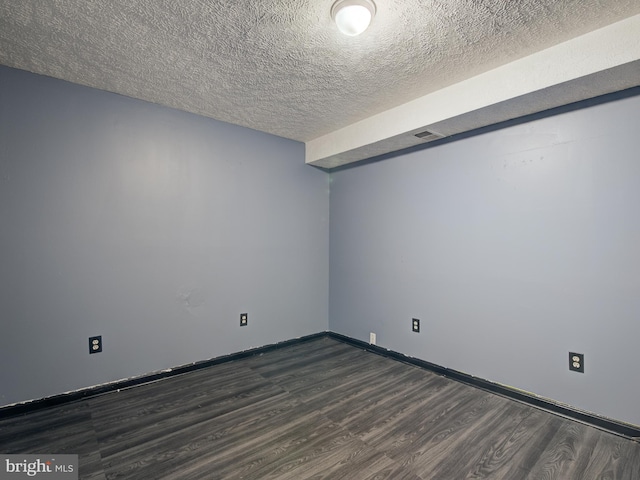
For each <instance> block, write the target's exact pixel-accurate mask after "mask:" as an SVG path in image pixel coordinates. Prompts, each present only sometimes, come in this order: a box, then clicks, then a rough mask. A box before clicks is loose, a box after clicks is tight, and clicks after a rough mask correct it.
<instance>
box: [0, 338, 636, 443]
mask: <svg viewBox="0 0 640 480" xmlns="http://www.w3.org/2000/svg"><path fill="white" fill-rule="evenodd" d="M322 337H330V338H333V339H335V340H338V341H341V342H344V343H347V344H349V345H353V346H355V347H358V348H362V349H364V350H367V351H369V352H372V353H376V354H378V355H382V356H385V357H388V358H393V359H395V360H399V361H401V362H404V363H408V364H411V365H415V366H418V367H421V368H424V369H426V370H429V371H431V372H434V373H436V374H438V375H442V376H444V377H447V378H450V379H452V380H456V381H459V382H462V383H465V384H467V385H471V386H474V387H476V388H480V389H482V390H485V391H487V392H491V393H495V394H497V395H501V396H504V397H506V398H510V399H512V400H516V401H519V402H522V403H525V404H527V405H531V406H532V407H536V408H540V409H542V410H545V411H547V412H551V413H554V414H557V415H561V416H563V417H565V418H569V419H572V420H576V421H579V422H582V423H585V424H588V425H591V426H593V427H596V428H599V429H601V430H605V431H607V432H610V433H614V434H616V435H619V436H622V437H625V438H627V439H630V440H635V441H637V442H640V427H637V426H635V425H630V424H627V423H623V422H619V421H617V420H612V419H610V418H606V417H601V416H598V415H595V414H593V413H590V412H584V411H581V410H578V409H575V408H573V407H570V406H568V405H564V404H560V403H557V402H554V401H553V400H550V399H546V398H542V397H537V396H535V395H532V394H528V393H526V392H523V391H521V390H517V389H515V388H511V387H508V386H505V385H501V384H498V383H494V382H490V381H488V380H484V379H482V378H478V377H473V376H471V375H468V374H466V373H462V372H459V371H457V370H453V369H450V368H446V367H442V366H440V365H436V364H435V363H431V362H427V361H425V360H420V359H419V358H415V357H408V356H406V355H403V354H402V353H399V352H395V351H393V350H387V349H386V348H382V347H380V346H377V345H371V344H370V343H367V342H363V341H361V340H356V339H354V338H351V337H347V336H345V335H341V334H339V333H334V332H320V333H315V334H312V335H307V336H304V337H300V338H294V339H291V340H286V341H283V342H278V343H274V344H271V345H265V346H263V347H257V348H252V349H249V350H244V351H242V352H237V353H232V354H230V355H224V356H221V357H216V358H212V359H209V360H203V361H200V362H196V363H191V364H188V365H182V366H179V367H175V368H172V369H171V370H164V371H161V372H155V373H150V374H147V375H142V376H140V377H135V378H128V379H125V380H120V381H116V382H112V383H107V384H103V385H96V386H94V387H88V388H83V389H81V390H77V391H75V392H70V393H63V394H60V395H54V396H51V397H46V398H42V399H38V400H31V401H28V402H23V403H18V404H15V405H7V406H5V407H0V419H2V418H7V417H12V416H16V415H22V414H26V413H30V412H33V411H36V410H40V409H43V408H48V407H53V406H57V405H62V404H65V403H69V402H74V401H78V400H83V399H86V398H90V397H94V396H97V395H102V394H105V393H109V392H113V391H116V390H123V389H125V388H130V387H135V386H137V385H143V384H145V383H150V382H154V381H157V380H161V379H163V378H169V377H173V376H176V375H181V374H183V373H187V372H192V371H195V370H201V369H203V368H208V367H211V366H213V365H219V364H221V363H226V362H232V361H234V360H240V359H242V358H246V357H251V356H253V355H259V354H262V353H266V352H270V351H272V350H277V349H280V348H283V347H287V346H291V345H296V344H299V343H303V342H307V341H310V340H314V339H317V338H322Z"/></svg>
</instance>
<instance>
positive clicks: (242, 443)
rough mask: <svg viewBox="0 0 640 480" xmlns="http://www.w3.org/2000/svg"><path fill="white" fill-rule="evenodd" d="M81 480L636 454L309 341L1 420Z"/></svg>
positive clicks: (496, 475)
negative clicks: (75, 466) (70, 464)
mask: <svg viewBox="0 0 640 480" xmlns="http://www.w3.org/2000/svg"><path fill="white" fill-rule="evenodd" d="M0 452H1V453H23V454H26V453H57V454H63V453H75V454H78V455H79V456H80V457H79V458H80V478H83V479H120V478H123V479H134V480H135V479H154V480H156V479H267V480H268V479H285V480H286V479H296V480H300V479H322V478H326V479H348V480H359V479H363V480H364V479H385V478H389V479H399V480H421V479H422V480H426V479H444V480H448V479H451V480H462V479H483V478H484V479H508V480H518V479H531V480H534V479H535V480H552V479H561V480H567V479H578V480H589V479H626V480H638V479H640V444H638V443H636V442H633V441H630V440H626V439H623V438H621V437H618V436H615V435H612V434H609V433H606V432H603V431H600V430H598V429H595V428H593V427H589V426H586V425H583V424H580V423H577V422H574V421H571V420H566V419H564V418H561V417H558V416H556V415H553V414H550V413H547V412H544V411H541V410H538V409H535V408H532V407H529V406H527V405H523V404H521V403H518V402H514V401H511V400H508V399H505V398H503V397H500V396H497V395H493V394H491V393H487V392H484V391H482V390H479V389H476V388H474V387H470V386H467V385H464V384H461V383H458V382H456V381H453V380H449V379H446V378H443V377H439V376H437V375H435V374H433V373H431V372H428V371H425V370H422V369H420V368H418V367H415V366H411V365H406V364H404V363H401V362H398V361H396V360H393V359H388V358H384V357H381V356H379V355H376V354H373V353H369V352H366V351H363V350H360V349H358V348H356V347H353V346H351V345H347V344H344V343H342V342H339V341H337V340H334V339H330V338H319V339H316V340H312V341H308V342H305V343H301V344H297V345H292V346H288V347H285V348H282V349H279V350H274V351H271V352H269V353H265V354H262V355H256V356H254V357H249V358H245V359H242V360H237V361H234V362H230V363H225V364H221V365H217V366H214V367H210V368H207V369H203V370H200V371H196V372H191V373H187V374H184V375H180V376H176V377H172V378H168V379H164V380H160V381H157V382H154V383H150V384H147V385H142V386H138V387H134V388H130V389H126V390H122V391H120V392H113V393H109V394H106V395H102V396H99V397H94V398H90V399H86V400H82V401H79V402H75V403H72V404H67V405H64V406H60V407H55V408H51V409H46V410H40V411H37V412H34V413H30V414H27V415H23V416H19V417H13V418H8V419H5V420H2V421H0Z"/></svg>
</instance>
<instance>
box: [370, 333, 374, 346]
mask: <svg viewBox="0 0 640 480" xmlns="http://www.w3.org/2000/svg"><path fill="white" fill-rule="evenodd" d="M369 343H370V344H371V345H375V344H376V334H375V333H373V332H371V333H370V334H369Z"/></svg>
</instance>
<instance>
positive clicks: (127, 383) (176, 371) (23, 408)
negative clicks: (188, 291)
mask: <svg viewBox="0 0 640 480" xmlns="http://www.w3.org/2000/svg"><path fill="white" fill-rule="evenodd" d="M326 335H327V332H320V333H314V334H312V335H307V336H304V337H299V338H294V339H291V340H285V341H283V342H278V343H274V344H270V345H265V346H263V347H256V348H252V349H249V350H244V351H242V352H237V353H232V354H230V355H223V356H221V357H216V358H211V359H209V360H203V361H200V362H196V363H190V364H188V365H181V366H179V367H175V368H172V369H170V370H163V371H161V372H154V373H149V374H146V375H142V376H139V377H134V378H128V379H125V380H119V381H115V382H112V383H106V384H102V385H96V386H94V387H87V388H83V389H80V390H76V391H74V392H69V393H63V394H60V395H54V396H51V397H46V398H41V399H38V400H30V401H28V402H23V403H17V404H15V405H7V406H5V407H0V419H1V418H7V417H12V416H16V415H22V414H25V413H30V412H33V411H36V410H40V409H43V408H49V407H54V406H57V405H62V404H64V403H69V402H74V401H77V400H83V399H86V398H89V397H95V396H97V395H102V394H104V393H109V392H114V391H116V390H123V389H125V388H130V387H135V386H137V385H142V384H145V383H150V382H155V381H156V380H161V379H163V378H169V377H174V376H176V375H181V374H183V373H187V372H193V371H195V370H201V369H203V368H208V367H211V366H213V365H219V364H221V363H226V362H232V361H234V360H240V359H241V358H246V357H251V356H253V355H259V354H262V353H266V352H270V351H272V350H277V349H279V348H283V347H288V346H290V345H295V344H298V343H303V342H307V341H309V340H314V339H316V338H321V337H324V336H326Z"/></svg>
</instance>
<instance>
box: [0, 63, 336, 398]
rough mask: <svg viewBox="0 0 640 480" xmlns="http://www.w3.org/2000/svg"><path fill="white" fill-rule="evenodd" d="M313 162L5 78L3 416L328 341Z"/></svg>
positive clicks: (277, 143) (10, 75)
mask: <svg viewBox="0 0 640 480" xmlns="http://www.w3.org/2000/svg"><path fill="white" fill-rule="evenodd" d="M303 158H304V146H303V145H302V144H301V143H297V142H293V141H289V140H285V139H282V138H278V137H274V136H270V135H267V134H262V133H259V132H255V131H252V130H248V129H244V128H241V127H237V126H232V125H228V124H224V123H221V122H217V121H214V120H211V119H206V118H202V117H198V116H195V115H190V114H187V113H183V112H179V111H175V110H171V109H168V108H163V107H159V106H156V105H152V104H148V103H145V102H141V101H136V100H132V99H129V98H125V97H120V96H117V95H113V94H109V93H106V92H101V91H96V90H92V89H88V88H84V87H80V86H77V85H72V84H69V83H65V82H61V81H57V80H53V79H50V78H46V77H40V76H36V75H32V74H29V73H26V72H22V71H17V70H12V69H8V68H5V67H0V228H1V230H0V255H1V265H2V266H1V269H0V315H1V319H0V329H1V334H0V405H7V404H10V403H13V402H18V401H23V400H28V399H34V398H41V397H45V396H48V395H53V394H58V393H61V392H64V391H68V390H74V389H78V388H81V387H86V386H90V385H96V384H100V383H103V382H108V381H112V380H116V379H122V378H126V377H130V376H135V375H139V374H144V373H148V372H152V371H156V370H160V369H165V368H169V367H173V366H176V365H181V364H185V363H189V362H193V361H197V360H202V359H207V358H211V357H216V356H220V355H224V354H228V353H232V352H237V351H240V350H243V349H247V348H250V347H255V346H261V345H265V344H270V343H274V342H277V341H281V340H286V339H290V338H293V337H297V336H302V335H307V334H311V333H315V332H320V331H324V330H327V328H328V314H327V310H328V241H329V237H328V235H329V234H328V213H329V193H328V175H327V174H326V173H324V172H321V171H319V170H316V169H313V168H309V167H307V166H305V165H304V160H303ZM241 312H248V313H249V315H250V316H249V320H250V323H249V326H248V327H244V328H240V327H239V314H240V313H241ZM92 335H103V339H104V352H103V353H101V354H97V355H89V354H88V337H89V336H92Z"/></svg>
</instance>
